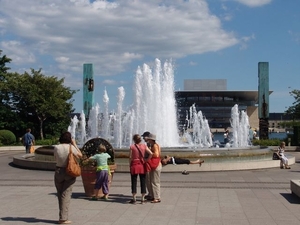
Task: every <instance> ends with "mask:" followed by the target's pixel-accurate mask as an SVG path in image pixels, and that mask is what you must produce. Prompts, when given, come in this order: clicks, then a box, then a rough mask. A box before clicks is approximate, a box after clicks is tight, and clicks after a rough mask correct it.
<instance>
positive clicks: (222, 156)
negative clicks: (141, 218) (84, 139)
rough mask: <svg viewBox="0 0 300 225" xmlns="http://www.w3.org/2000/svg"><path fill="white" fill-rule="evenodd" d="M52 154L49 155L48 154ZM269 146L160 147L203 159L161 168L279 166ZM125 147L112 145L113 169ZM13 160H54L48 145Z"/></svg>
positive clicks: (37, 164) (124, 160) (121, 163)
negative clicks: (225, 147)
mask: <svg viewBox="0 0 300 225" xmlns="http://www.w3.org/2000/svg"><path fill="white" fill-rule="evenodd" d="M51 154H52V155H51ZM272 154H273V150H272V149H270V148H267V147H266V148H261V147H259V146H252V147H247V148H236V149H234V148H228V149H224V148H216V149H213V148H209V149H192V148H181V147H176V148H162V156H165V155H169V156H175V157H179V158H188V159H190V160H196V159H198V158H201V159H203V160H204V161H205V162H204V163H203V164H202V166H201V167H200V166H199V165H198V164H191V165H166V166H163V169H162V172H181V171H183V170H188V171H190V172H203V171H230V170H252V169H265V168H275V167H278V168H279V163H280V162H279V160H272ZM128 155H129V149H127V148H124V149H115V161H116V163H117V164H118V170H117V171H116V172H128V173H129V164H128ZM287 157H288V159H289V164H290V165H292V164H294V163H295V157H293V156H289V155H288V154H287ZM13 163H14V164H15V165H17V166H19V167H22V168H29V169H40V170H54V169H55V162H54V156H53V150H51V148H45V147H41V148H38V149H37V150H36V152H35V154H24V155H21V156H16V157H14V158H13Z"/></svg>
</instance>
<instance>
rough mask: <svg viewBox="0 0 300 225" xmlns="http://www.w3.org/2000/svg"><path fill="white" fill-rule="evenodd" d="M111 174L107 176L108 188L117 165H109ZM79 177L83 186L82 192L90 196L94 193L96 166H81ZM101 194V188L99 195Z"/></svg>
mask: <svg viewBox="0 0 300 225" xmlns="http://www.w3.org/2000/svg"><path fill="white" fill-rule="evenodd" d="M109 168H110V172H111V175H110V176H109V178H108V179H109V184H108V188H110V185H111V183H112V180H113V176H114V173H115V170H116V169H117V165H116V164H114V165H109ZM81 178H82V184H83V187H84V192H85V195H86V196H87V197H92V196H93V194H94V187H95V183H96V167H92V166H90V167H88V166H85V167H81ZM101 196H103V192H102V190H100V191H99V197H101Z"/></svg>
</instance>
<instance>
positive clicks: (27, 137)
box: [22, 128, 35, 154]
mask: <svg viewBox="0 0 300 225" xmlns="http://www.w3.org/2000/svg"><path fill="white" fill-rule="evenodd" d="M22 140H23V145H24V146H25V151H26V154H27V153H30V148H31V146H33V145H34V144H35V138H34V136H33V135H32V134H31V129H30V128H28V129H26V133H25V134H24V136H23V137H22Z"/></svg>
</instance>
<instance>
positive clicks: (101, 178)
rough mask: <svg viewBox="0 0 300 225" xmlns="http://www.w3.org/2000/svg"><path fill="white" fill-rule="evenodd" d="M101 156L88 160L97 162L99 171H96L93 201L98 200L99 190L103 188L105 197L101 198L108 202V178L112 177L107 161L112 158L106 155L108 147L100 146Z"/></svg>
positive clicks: (94, 156)
mask: <svg viewBox="0 0 300 225" xmlns="http://www.w3.org/2000/svg"><path fill="white" fill-rule="evenodd" d="M98 149H99V152H100V153H99V154H95V155H93V156H91V157H90V158H89V159H88V160H96V162H97V170H96V183H95V188H94V196H92V198H91V200H98V199H99V197H98V195H99V190H100V189H101V188H102V192H103V194H104V196H102V197H101V199H103V200H108V193H109V188H108V183H109V179H108V176H109V175H110V171H109V166H108V164H107V159H110V158H111V156H110V155H109V154H108V153H106V147H105V146H104V145H102V144H100V145H99V147H98Z"/></svg>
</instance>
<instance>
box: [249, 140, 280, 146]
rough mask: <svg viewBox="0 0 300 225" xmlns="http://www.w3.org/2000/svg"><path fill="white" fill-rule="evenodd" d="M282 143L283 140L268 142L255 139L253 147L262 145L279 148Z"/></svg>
mask: <svg viewBox="0 0 300 225" xmlns="http://www.w3.org/2000/svg"><path fill="white" fill-rule="evenodd" d="M280 142H282V140H280V139H266V140H257V139H254V140H253V142H252V143H253V145H260V146H279V145H280Z"/></svg>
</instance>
